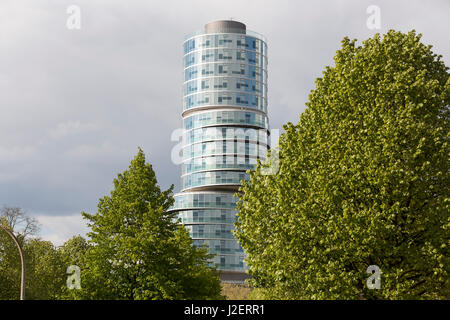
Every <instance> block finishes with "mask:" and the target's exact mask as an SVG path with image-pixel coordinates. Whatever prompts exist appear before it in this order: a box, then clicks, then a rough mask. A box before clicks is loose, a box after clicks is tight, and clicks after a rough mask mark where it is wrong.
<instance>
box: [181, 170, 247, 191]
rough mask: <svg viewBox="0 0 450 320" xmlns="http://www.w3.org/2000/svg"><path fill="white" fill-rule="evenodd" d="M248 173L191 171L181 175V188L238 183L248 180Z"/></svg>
mask: <svg viewBox="0 0 450 320" xmlns="http://www.w3.org/2000/svg"><path fill="white" fill-rule="evenodd" d="M249 177H250V176H249V174H248V173H245V172H236V171H206V172H197V173H191V174H188V175H186V176H183V177H181V189H182V190H185V189H189V188H195V187H204V186H208V185H240V184H241V181H242V180H248V179H249Z"/></svg>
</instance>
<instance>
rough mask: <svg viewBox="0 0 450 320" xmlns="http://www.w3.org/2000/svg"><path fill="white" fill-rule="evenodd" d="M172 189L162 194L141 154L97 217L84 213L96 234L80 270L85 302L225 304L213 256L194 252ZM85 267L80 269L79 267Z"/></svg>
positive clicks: (103, 202) (79, 292) (100, 206)
mask: <svg viewBox="0 0 450 320" xmlns="http://www.w3.org/2000/svg"><path fill="white" fill-rule="evenodd" d="M172 189H173V186H172V187H170V188H169V189H168V190H166V191H161V189H160V187H159V186H158V184H157V180H156V176H155V173H154V171H153V169H152V166H151V165H150V164H146V163H145V155H144V152H143V151H142V150H141V149H139V152H138V154H137V155H136V157H135V158H134V159H133V160H132V161H131V164H130V166H129V169H128V170H126V171H125V172H123V173H121V174H119V175H118V177H117V179H115V180H114V190H112V191H111V195H110V196H105V197H103V198H101V199H100V201H99V203H98V212H97V214H93V215H92V214H88V213H82V214H83V217H84V218H86V219H87V220H88V221H89V226H90V227H91V228H92V232H90V233H89V234H88V235H89V237H90V241H89V243H90V246H89V248H88V250H87V252H86V257H85V261H84V266H83V268H82V270H81V275H82V277H81V286H82V289H81V290H76V291H75V294H77V297H78V298H81V299H215V298H220V297H221V296H220V290H221V287H220V281H219V278H218V275H217V273H216V270H215V269H213V268H210V267H207V262H208V259H210V255H208V254H207V250H206V249H205V248H196V247H194V246H193V242H192V239H191V238H190V237H189V234H188V232H187V231H186V230H185V228H184V226H182V225H179V223H178V221H177V220H176V216H175V214H174V213H169V212H168V209H169V208H170V206H171V205H172V204H173V198H172V196H171V192H172ZM80 267H81V266H80Z"/></svg>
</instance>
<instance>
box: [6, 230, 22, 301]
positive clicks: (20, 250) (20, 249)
mask: <svg viewBox="0 0 450 320" xmlns="http://www.w3.org/2000/svg"><path fill="white" fill-rule="evenodd" d="M0 228H2V229H3V230H5V231H6V233H7V234H9V235H10V236H11V238H12V239H13V240H14V243H15V244H16V246H17V248H18V249H19V253H20V262H21V263H22V278H21V280H20V300H25V257H24V255H23V250H22V247H21V246H20V244H19V241H18V240H17V238H16V236H15V235H14V234H13V233H12V232H11V230H9V229H7V228H6V227H4V226H2V225H1V224H0Z"/></svg>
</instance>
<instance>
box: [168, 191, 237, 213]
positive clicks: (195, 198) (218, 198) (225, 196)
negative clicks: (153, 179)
mask: <svg viewBox="0 0 450 320" xmlns="http://www.w3.org/2000/svg"><path fill="white" fill-rule="evenodd" d="M174 200H175V203H174V205H173V207H172V208H171V210H180V209H201V208H204V209H233V210H234V209H235V208H236V203H237V201H238V198H236V197H234V195H233V194H232V193H219V192H217V193H216V192H211V193H209V192H196V193H194V192H192V193H191V192H189V193H178V194H176V195H174Z"/></svg>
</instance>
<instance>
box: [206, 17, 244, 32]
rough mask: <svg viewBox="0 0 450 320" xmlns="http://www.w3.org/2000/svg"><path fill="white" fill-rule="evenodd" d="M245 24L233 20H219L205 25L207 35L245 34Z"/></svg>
mask: <svg viewBox="0 0 450 320" xmlns="http://www.w3.org/2000/svg"><path fill="white" fill-rule="evenodd" d="M245 31H246V27H245V24H243V23H242V22H238V21H233V20H218V21H213V22H210V23H208V24H206V25H205V33H243V34H245Z"/></svg>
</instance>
